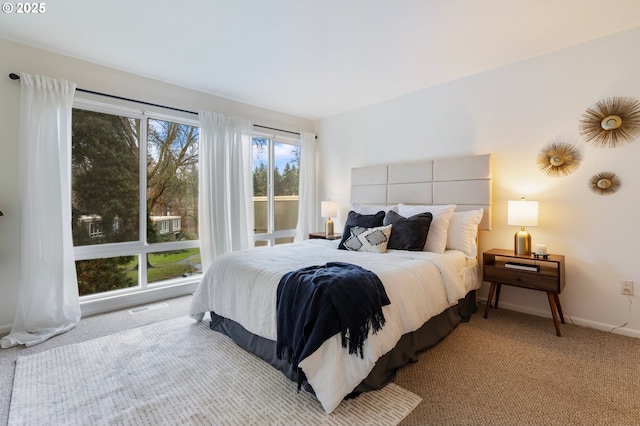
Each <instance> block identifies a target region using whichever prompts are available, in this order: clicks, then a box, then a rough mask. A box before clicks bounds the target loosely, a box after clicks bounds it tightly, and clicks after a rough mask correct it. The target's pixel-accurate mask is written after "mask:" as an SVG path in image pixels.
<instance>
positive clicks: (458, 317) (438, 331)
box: [210, 290, 477, 393]
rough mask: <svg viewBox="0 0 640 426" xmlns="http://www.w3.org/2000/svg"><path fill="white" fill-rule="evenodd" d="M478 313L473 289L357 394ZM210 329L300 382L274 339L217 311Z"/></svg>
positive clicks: (382, 364)
mask: <svg viewBox="0 0 640 426" xmlns="http://www.w3.org/2000/svg"><path fill="white" fill-rule="evenodd" d="M476 311H477V306H476V292H475V290H472V291H470V292H469V293H467V295H466V296H465V297H464V298H463V299H460V300H459V301H458V304H457V305H455V306H451V307H450V308H448V309H446V310H444V311H443V312H441V313H440V314H438V315H436V316H435V317H433V318H431V319H430V320H429V321H427V322H426V323H425V324H424V325H423V326H422V327H420V328H419V329H418V330H416V331H413V332H411V333H407V334H405V335H403V336H402V337H401V338H400V340H399V341H398V343H397V344H396V346H395V347H394V348H393V349H392V350H391V351H389V352H388V353H386V354H385V355H383V356H382V357H381V358H380V359H378V361H377V362H376V365H375V366H374V367H373V370H372V371H371V373H369V375H368V376H367V377H366V378H365V379H364V380H363V381H362V382H361V383H360V384H359V385H358V386H357V387H356V388H355V389H354V391H353V392H354V393H361V392H367V391H371V390H376V389H382V388H383V387H384V386H385V385H386V384H387V383H389V382H391V381H392V380H393V379H394V377H395V373H396V370H397V369H398V368H400V367H402V366H403V365H406V364H408V363H410V362H416V361H417V360H418V354H419V353H420V352H422V351H424V350H425V349H428V348H430V347H431V346H434V345H435V344H436V343H438V342H439V341H440V340H442V339H443V338H445V337H446V336H447V335H448V334H449V333H450V332H451V331H452V330H453V329H454V328H456V326H457V325H458V324H460V323H461V322H467V321H469V319H470V318H471V315H472V314H473V313H474V312H476ZM210 328H211V329H212V330H214V331H218V332H220V333H222V334H225V335H227V336H229V337H230V338H231V339H232V340H233V341H235V342H236V344H237V345H238V346H240V347H241V348H243V349H244V350H246V351H247V352H251V353H253V354H254V355H256V356H258V357H259V358H261V359H263V360H264V361H266V362H268V363H269V364H271V365H272V366H274V367H275V368H277V369H278V370H280V371H281V372H282V373H284V375H285V376H287V377H288V378H289V379H290V380H292V381H294V382H295V381H296V373H295V371H294V368H293V367H292V365H291V364H289V363H288V362H286V361H285V360H282V359H278V357H277V356H276V342H274V341H273V340H269V339H265V338H264V337H260V336H256V335H254V334H252V333H250V332H249V331H247V330H246V329H245V328H244V327H242V326H241V325H240V324H238V323H237V322H235V321H233V320H230V319H228V318H224V317H221V316H220V315H218V314H216V313H215V312H211V323H210ZM303 388H304V389H305V390H307V391H308V392H311V393H313V389H312V388H311V386H310V385H309V384H308V383H307V382H306V381H305V382H304V383H303Z"/></svg>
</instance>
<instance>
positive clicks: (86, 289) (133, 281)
mask: <svg viewBox="0 0 640 426" xmlns="http://www.w3.org/2000/svg"><path fill="white" fill-rule="evenodd" d="M135 259H136V257H135V256H120V257H110V258H106V259H91V260H79V261H77V262H76V274H77V276H78V291H79V293H80V296H86V295H88V294H95V293H101V292H104V291H111V290H118V289H122V288H128V287H134V286H136V285H138V280H137V273H135V274H130V273H128V272H127V269H128V268H129V265H130V264H131V263H132V262H134V263H135Z"/></svg>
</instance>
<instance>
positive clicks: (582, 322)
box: [478, 297, 640, 339]
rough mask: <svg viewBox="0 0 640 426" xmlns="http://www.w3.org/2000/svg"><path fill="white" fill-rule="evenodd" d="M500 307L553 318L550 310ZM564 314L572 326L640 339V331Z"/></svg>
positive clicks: (502, 303)
mask: <svg viewBox="0 0 640 426" xmlns="http://www.w3.org/2000/svg"><path fill="white" fill-rule="evenodd" d="M478 300H479V301H482V302H484V303H487V298H486V297H484V298H483V297H478ZM500 307H501V308H505V309H509V310H511V311H516V312H522V313H523V314H529V315H535V316H538V317H543V318H551V312H550V311H549V310H542V309H533V308H530V307H527V306H522V305H516V304H513V303H505V302H503V301H502V300H501V301H500ZM563 314H564V319H565V322H568V323H571V324H575V325H579V326H582V327H588V328H593V329H596V330H601V331H607V332H610V333H615V334H620V335H623V336H629V337H635V338H638V339H640V330H635V329H633V328H627V327H623V326H621V325H619V324H615V325H614V324H605V323H601V322H597V321H592V320H588V319H584V318H579V317H574V316H572V315H568V314H567V313H566V312H563Z"/></svg>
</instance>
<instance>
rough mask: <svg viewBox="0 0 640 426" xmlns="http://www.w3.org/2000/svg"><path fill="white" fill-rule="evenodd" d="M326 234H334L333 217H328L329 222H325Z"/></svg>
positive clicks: (328, 235)
mask: <svg viewBox="0 0 640 426" xmlns="http://www.w3.org/2000/svg"><path fill="white" fill-rule="evenodd" d="M324 234H325V235H326V236H327V237H330V236H332V235H333V221H332V220H331V218H329V219H327V223H325V224H324Z"/></svg>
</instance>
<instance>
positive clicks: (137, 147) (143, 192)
mask: <svg viewBox="0 0 640 426" xmlns="http://www.w3.org/2000/svg"><path fill="white" fill-rule="evenodd" d="M198 135H199V128H198V127H197V122H190V121H188V120H184V119H174V118H173V117H164V116H163V117H161V116H155V115H153V114H143V113H137V112H132V111H129V110H125V109H116V108H113V109H112V108H109V107H106V106H97V105H94V104H83V103H79V104H78V105H77V107H76V108H74V110H73V117H72V148H73V149H72V160H73V162H72V164H73V166H72V215H73V241H74V245H75V247H76V248H75V255H76V269H77V274H78V286H79V290H80V295H81V296H91V295H96V294H100V293H103V292H106V291H116V290H117V291H135V290H144V289H147V288H149V287H150V286H152V285H166V284H172V283H176V282H180V280H185V279H188V278H189V277H190V276H192V275H193V274H200V273H201V269H200V255H199V249H198V246H199V242H198Z"/></svg>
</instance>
